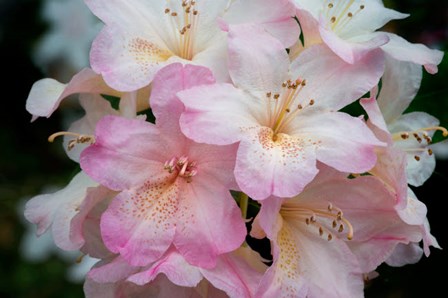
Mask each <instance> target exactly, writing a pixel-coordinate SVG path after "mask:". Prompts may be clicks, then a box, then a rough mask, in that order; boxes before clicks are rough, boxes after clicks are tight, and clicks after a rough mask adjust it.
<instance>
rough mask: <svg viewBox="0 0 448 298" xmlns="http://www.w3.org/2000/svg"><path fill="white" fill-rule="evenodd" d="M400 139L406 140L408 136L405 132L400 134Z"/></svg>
mask: <svg viewBox="0 0 448 298" xmlns="http://www.w3.org/2000/svg"><path fill="white" fill-rule="evenodd" d="M401 138H402V139H403V140H406V139H408V138H409V134H408V133H407V132H405V133H402V134H401Z"/></svg>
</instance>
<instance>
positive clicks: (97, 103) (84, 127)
mask: <svg viewBox="0 0 448 298" xmlns="http://www.w3.org/2000/svg"><path fill="white" fill-rule="evenodd" d="M79 102H80V104H81V106H82V107H83V109H84V111H85V112H86V115H85V116H84V117H82V118H81V119H79V120H77V121H75V122H73V123H72V125H70V127H69V129H68V131H70V132H74V133H79V134H82V135H93V134H94V132H95V127H96V124H97V123H98V121H100V119H101V118H103V117H104V116H106V115H117V114H118V111H116V110H114V109H113V108H112V107H111V105H110V103H109V102H108V101H107V100H105V99H104V98H103V97H102V96H101V95H99V94H82V95H81V96H80V98H79ZM71 140H73V137H72V136H64V142H63V145H64V149H65V152H66V153H67V156H68V157H69V158H70V159H71V160H73V161H75V162H79V159H80V155H81V152H82V151H83V150H84V149H85V148H87V147H88V146H89V144H87V143H86V144H76V146H75V147H73V148H72V149H70V150H68V149H67V148H68V145H69V142H70V141H71Z"/></svg>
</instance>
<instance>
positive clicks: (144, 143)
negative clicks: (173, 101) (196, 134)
mask: <svg viewBox="0 0 448 298" xmlns="http://www.w3.org/2000/svg"><path fill="white" fill-rule="evenodd" d="M179 147H182V146H179ZM170 153H172V150H170V148H166V143H164V142H163V136H161V135H160V133H159V131H158V130H157V129H156V127H155V126H154V125H153V124H151V123H148V122H146V121H143V120H133V119H125V118H121V117H116V116H106V117H104V118H103V119H102V120H101V121H100V122H98V124H97V127H96V141H95V144H93V145H91V146H89V147H88V148H86V149H85V150H84V151H83V152H82V154H81V160H80V163H81V167H82V169H83V170H84V171H85V172H86V173H87V174H88V175H89V176H90V177H92V178H93V179H94V180H96V181H99V182H100V183H101V184H103V185H104V186H106V187H108V188H110V189H113V190H122V189H129V188H131V187H132V186H134V185H141V184H142V183H144V182H145V181H146V180H147V179H149V178H150V177H152V176H155V177H156V178H157V176H158V175H159V174H164V173H165V171H164V170H163V164H164V162H165V161H166V160H169V159H171V158H172V157H173V156H170V155H169V154H170ZM117 169H119V170H117Z"/></svg>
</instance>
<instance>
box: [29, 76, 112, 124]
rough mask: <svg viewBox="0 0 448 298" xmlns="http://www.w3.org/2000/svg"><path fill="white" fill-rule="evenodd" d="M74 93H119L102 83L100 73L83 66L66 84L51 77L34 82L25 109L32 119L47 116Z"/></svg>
mask: <svg viewBox="0 0 448 298" xmlns="http://www.w3.org/2000/svg"><path fill="white" fill-rule="evenodd" d="M76 93H95V94H100V93H102V94H108V95H119V93H118V92H117V91H115V90H113V89H111V88H110V87H109V86H107V85H106V84H105V83H104V81H103V79H102V77H101V76H100V75H98V74H96V73H95V72H93V71H92V70H91V69H89V68H85V69H83V70H81V71H80V72H79V73H78V74H76V75H75V76H74V77H73V78H72V79H71V80H70V82H69V83H68V84H62V83H59V82H58V81H56V80H53V79H42V80H40V81H37V82H36V83H34V85H33V87H32V88H31V91H30V94H29V96H28V99H27V101H26V110H27V111H28V112H29V113H30V114H32V115H33V119H32V121H34V120H36V119H37V118H38V117H47V118H49V117H50V116H51V114H53V112H54V111H55V110H56V109H57V108H58V106H59V103H60V102H61V101H62V100H63V99H64V98H66V97H67V96H69V95H72V94H76Z"/></svg>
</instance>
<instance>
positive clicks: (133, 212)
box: [81, 64, 246, 268]
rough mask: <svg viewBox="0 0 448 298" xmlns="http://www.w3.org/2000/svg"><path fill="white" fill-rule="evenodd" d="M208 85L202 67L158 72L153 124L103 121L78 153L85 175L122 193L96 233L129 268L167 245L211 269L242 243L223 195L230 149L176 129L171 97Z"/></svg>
mask: <svg viewBox="0 0 448 298" xmlns="http://www.w3.org/2000/svg"><path fill="white" fill-rule="evenodd" d="M213 82H214V79H213V77H212V74H211V73H210V71H209V70H207V69H205V68H202V67H195V66H191V65H187V66H185V68H184V67H183V66H182V65H181V64H173V65H171V66H169V67H167V68H165V69H163V70H161V71H160V73H159V74H158V75H157V76H156V78H155V80H154V84H153V90H152V96H151V106H152V109H153V113H154V115H155V116H156V119H157V120H156V125H153V124H151V123H148V122H145V121H142V120H135V119H125V118H121V117H117V116H106V117H104V118H103V119H102V120H101V121H100V122H99V123H98V125H97V128H96V133H95V139H96V141H95V144H93V145H92V146H90V147H88V148H87V149H85V150H84V151H83V153H82V154H81V167H82V169H83V170H84V171H85V172H86V173H87V174H88V175H89V176H90V177H92V178H93V179H94V180H95V181H98V182H99V183H101V184H102V185H104V186H106V187H108V188H110V189H112V190H115V191H119V192H120V193H119V194H118V195H117V197H116V198H115V199H114V200H113V201H112V202H111V204H110V205H109V207H108V209H107V210H106V211H105V212H104V214H103V215H102V217H101V234H102V237H103V240H104V243H105V245H106V246H107V248H108V249H109V250H110V251H112V252H113V253H118V254H120V255H121V256H122V257H123V258H124V259H125V260H126V261H127V262H129V264H131V265H134V266H144V265H147V264H150V263H152V262H154V261H156V260H158V259H159V258H160V257H161V256H162V255H163V254H164V253H165V252H166V251H167V249H168V248H169V247H170V245H172V244H173V245H174V246H175V247H176V249H178V250H179V252H180V253H181V254H182V256H183V257H185V259H186V260H187V261H188V262H189V263H191V264H193V265H197V266H202V267H207V268H210V267H213V266H214V265H215V264H216V258H217V256H219V255H221V254H223V253H227V252H229V251H233V250H235V249H236V248H238V247H239V246H240V244H241V243H242V241H243V240H244V236H245V234H246V233H245V232H246V229H245V226H244V222H243V220H242V218H241V215H240V212H239V210H238V207H237V206H236V204H235V202H234V200H233V198H232V197H231V195H230V192H229V187H232V186H233V184H234V182H233V176H232V171H233V168H234V163H235V151H236V147H235V146H234V145H230V146H212V145H206V144H198V143H195V142H193V141H191V140H189V139H187V138H186V137H185V136H184V135H183V134H182V133H181V132H180V128H179V124H178V119H179V118H178V117H179V116H180V113H181V112H182V111H183V106H182V103H181V102H180V101H178V100H177V99H176V97H175V93H176V92H178V91H180V90H183V89H185V88H189V87H192V86H195V85H198V84H210V83H213ZM216 210H219V212H216Z"/></svg>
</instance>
